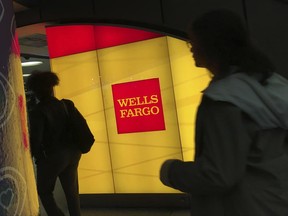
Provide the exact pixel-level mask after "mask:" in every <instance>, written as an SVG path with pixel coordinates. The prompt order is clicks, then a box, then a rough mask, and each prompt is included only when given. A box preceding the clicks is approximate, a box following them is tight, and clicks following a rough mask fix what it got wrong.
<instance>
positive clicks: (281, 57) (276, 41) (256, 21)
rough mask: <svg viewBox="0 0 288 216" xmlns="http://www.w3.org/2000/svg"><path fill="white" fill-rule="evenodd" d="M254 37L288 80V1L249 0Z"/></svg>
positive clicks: (250, 26) (249, 19) (250, 25)
mask: <svg viewBox="0 0 288 216" xmlns="http://www.w3.org/2000/svg"><path fill="white" fill-rule="evenodd" d="M247 18H248V21H249V23H248V24H249V29H250V33H251V35H252V37H253V38H254V39H255V41H256V43H257V44H258V47H260V48H261V49H262V50H263V51H264V52H265V53H267V54H268V55H269V57H270V59H271V60H272V61H273V62H274V64H275V66H276V71H277V72H278V73H280V74H282V75H284V76H286V77H287V78H288V1H287V0H247Z"/></svg>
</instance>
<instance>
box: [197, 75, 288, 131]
mask: <svg viewBox="0 0 288 216" xmlns="http://www.w3.org/2000/svg"><path fill="white" fill-rule="evenodd" d="M203 93H204V95H206V96H207V97H209V98H211V99H213V100H216V101H225V102H230V103H232V104H234V105H235V106H237V107H239V108H240V109H241V110H242V111H243V112H245V113H247V114H248V115H249V116H250V117H251V118H252V119H253V120H254V121H255V122H257V123H258V125H259V126H260V127H261V128H262V129H269V128H278V127H280V128H283V129H288V80H287V79H285V78H284V77H282V76H281V75H279V74H277V73H273V74H272V76H271V77H269V78H268V80H267V84H265V85H262V84H261V83H259V82H258V80H257V79H256V78H255V77H253V76H249V75H247V74H245V73H234V74H232V75H230V76H228V77H226V78H224V79H221V80H216V81H212V82H211V83H210V84H209V86H208V87H207V88H206V89H205V90H204V92H203Z"/></svg>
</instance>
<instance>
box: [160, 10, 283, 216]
mask: <svg viewBox="0 0 288 216" xmlns="http://www.w3.org/2000/svg"><path fill="white" fill-rule="evenodd" d="M189 38H190V41H189V43H191V45H192V48H191V52H192V53H193V58H194V60H195V63H196V66H198V67H204V68H207V69H208V70H209V71H210V72H211V73H212V76H213V78H212V81H211V83H210V84H209V86H208V87H207V89H206V90H204V92H203V98H202V101H201V104H200V106H199V108H198V113H197V120H196V139H195V145H196V155H195V160H194V161H193V162H192V161H190V162H188V161H187V162H184V161H181V160H168V161H166V162H165V163H164V164H163V165H162V167H161V172H160V178H161V181H162V182H163V183H164V184H165V185H167V186H170V187H173V188H175V189H179V190H181V191H183V192H186V193H189V194H191V215H193V216H208V215H209V216H287V215H288V155H287V149H288V143H287V140H286V137H287V129H288V81H287V80H286V79H285V78H283V77H282V76H280V75H279V74H276V73H274V67H273V65H272V64H271V63H270V61H269V60H268V59H267V58H266V56H265V55H264V54H262V53H261V52H259V51H258V50H257V49H256V48H255V47H254V46H253V45H252V43H251V41H250V39H249V37H248V32H247V30H246V28H245V27H244V25H243V24H242V21H241V19H240V18H239V17H238V16H237V15H236V14H234V13H232V12H230V11H227V10H216V11H212V12H209V13H206V14H204V15H203V16H201V17H200V18H198V19H197V20H195V22H193V23H192V25H191V28H190V31H189Z"/></svg>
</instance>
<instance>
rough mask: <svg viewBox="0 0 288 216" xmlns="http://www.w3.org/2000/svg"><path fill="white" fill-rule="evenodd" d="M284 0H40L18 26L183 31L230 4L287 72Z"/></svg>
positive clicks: (19, 19) (287, 14) (287, 32)
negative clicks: (76, 25)
mask: <svg viewBox="0 0 288 216" xmlns="http://www.w3.org/2000/svg"><path fill="white" fill-rule="evenodd" d="M287 2H288V1H287V0H181V1H179V0H142V1H140V0H42V1H41V4H40V7H39V8H33V10H32V9H31V10H28V11H22V12H19V13H16V23H17V26H18V27H21V26H25V25H29V24H34V23H40V22H56V24H63V23H108V24H116V25H126V26H134V27H137V28H144V29H150V30H154V31H158V32H164V33H166V34H167V35H169V34H170V35H173V36H176V37H177V36H178V37H180V38H185V37H186V34H185V33H186V29H187V25H188V23H189V22H190V21H192V20H193V19H195V17H197V16H198V15H199V14H201V13H203V12H205V11H208V10H211V9H215V8H228V9H231V10H234V11H235V12H238V13H239V14H240V15H241V16H242V17H243V19H245V21H247V24H248V26H249V29H250V32H251V35H252V36H253V38H254V39H255V41H256V42H257V44H258V46H259V47H260V48H261V49H262V50H263V51H264V52H266V53H267V54H268V55H269V56H270V58H271V59H272V61H273V62H274V63H275V65H276V66H277V72H279V73H281V74H283V75H284V76H288V61H287V56H288V40H287V38H288V22H287V21H288V3H287Z"/></svg>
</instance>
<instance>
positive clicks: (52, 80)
mask: <svg viewBox="0 0 288 216" xmlns="http://www.w3.org/2000/svg"><path fill="white" fill-rule="evenodd" d="M58 84H59V78H58V76H57V75H56V74H55V73H53V72H51V71H45V72H41V71H34V72H33V73H32V75H31V76H30V77H29V78H28V80H27V88H28V89H29V90H31V91H32V92H34V93H35V95H36V97H37V98H38V99H39V100H43V99H45V98H47V97H50V96H52V95H53V87H54V86H56V85H58Z"/></svg>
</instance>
